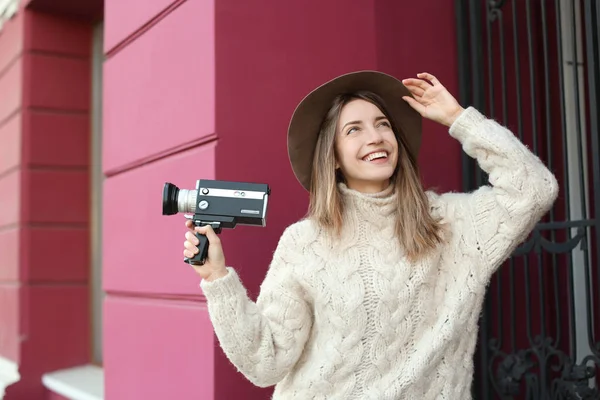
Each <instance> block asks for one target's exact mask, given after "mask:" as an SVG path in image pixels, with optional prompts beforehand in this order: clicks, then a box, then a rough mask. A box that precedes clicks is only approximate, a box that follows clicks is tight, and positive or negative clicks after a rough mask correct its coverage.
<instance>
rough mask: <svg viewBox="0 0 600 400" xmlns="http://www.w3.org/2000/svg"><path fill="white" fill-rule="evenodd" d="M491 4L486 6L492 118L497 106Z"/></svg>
mask: <svg viewBox="0 0 600 400" xmlns="http://www.w3.org/2000/svg"><path fill="white" fill-rule="evenodd" d="M491 7H492V6H491V5H489V4H488V6H487V7H486V8H485V22H486V37H487V58H488V94H489V99H488V107H489V109H488V113H489V116H490V118H495V116H496V107H495V105H494V51H493V49H492V22H493V19H494V16H493V15H492V14H491V11H492V10H491Z"/></svg>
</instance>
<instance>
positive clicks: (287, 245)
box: [201, 108, 558, 400]
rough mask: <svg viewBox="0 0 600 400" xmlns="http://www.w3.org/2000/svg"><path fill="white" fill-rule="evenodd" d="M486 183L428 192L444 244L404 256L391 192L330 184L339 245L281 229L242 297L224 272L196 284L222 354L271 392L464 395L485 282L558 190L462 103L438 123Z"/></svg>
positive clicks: (507, 137)
mask: <svg viewBox="0 0 600 400" xmlns="http://www.w3.org/2000/svg"><path fill="white" fill-rule="evenodd" d="M450 134H451V135H452V136H453V137H455V138H456V139H457V140H459V141H460V143H461V144H462V146H463V150H464V151H465V152H466V153H467V154H469V155H470V156H471V157H474V158H476V159H477V161H478V163H479V165H480V166H481V168H482V169H484V170H485V171H486V172H487V173H488V174H489V177H490V184H491V185H490V186H484V187H481V188H479V189H478V190H476V191H474V192H473V193H446V194H443V195H438V194H435V193H432V192H428V198H429V200H430V206H431V213H432V214H433V215H435V216H437V217H439V218H441V219H442V221H443V222H444V224H445V226H446V227H447V234H446V237H445V238H446V241H445V244H444V245H442V246H440V247H439V248H438V249H437V250H436V251H435V252H433V253H432V254H431V255H430V256H428V257H427V258H425V259H422V260H421V261H419V262H416V263H410V262H408V260H407V259H406V258H405V256H404V253H403V250H402V248H401V247H400V246H399V243H398V241H397V240H396V239H395V236H394V220H395V218H396V217H397V216H398V213H400V217H401V213H402V210H397V209H395V204H396V202H395V196H397V195H398V194H397V193H395V192H393V191H392V187H390V188H388V189H387V190H385V191H384V192H381V193H377V194H371V195H369V194H363V193H359V192H356V191H354V190H351V189H349V188H348V187H346V186H344V185H343V184H340V187H339V188H340V191H341V193H342V195H343V198H344V202H345V212H344V228H343V232H342V238H341V240H339V241H338V240H334V239H333V238H331V237H329V236H328V235H326V234H324V232H322V231H321V229H319V227H318V226H317V225H316V224H315V223H314V222H312V221H310V220H303V221H300V222H297V223H295V224H293V225H291V226H290V227H288V228H287V229H286V230H285V232H284V233H283V235H282V237H281V239H280V241H279V244H278V246H277V249H276V250H275V252H274V256H273V261H272V263H271V265H270V267H269V270H268V273H267V275H266V277H265V279H264V281H263V284H262V286H261V291H260V294H259V297H258V299H257V302H256V303H254V302H252V301H251V300H250V299H249V298H248V296H247V293H246V290H245V288H244V286H243V285H242V283H241V282H240V279H239V277H238V275H237V274H236V271H235V269H233V268H228V270H229V274H227V275H226V276H225V277H223V278H220V279H217V280H215V281H212V282H206V281H202V282H201V287H202V289H203V291H204V294H205V296H206V298H207V302H208V310H209V313H210V318H211V320H212V323H213V325H214V329H215V332H216V335H217V337H218V339H219V342H220V344H221V346H222V348H223V349H224V351H225V353H226V355H227V357H229V359H230V360H231V362H232V363H233V364H234V365H235V366H236V367H237V368H238V370H239V371H240V372H241V373H242V374H244V375H245V376H246V377H247V378H248V379H249V380H250V381H252V382H253V383H254V384H256V385H258V386H271V385H276V387H275V391H274V394H273V399H278V400H280V399H284V400H288V399H302V400H307V399H340V400H341V399H344V400H350V399H372V400H387V399H389V400H392V399H394V400H396V399H424V400H428V399H436V400H438V399H446V400H455V399H456V400H468V399H470V398H471V396H470V387H471V380H472V374H473V361H472V356H473V352H474V349H475V345H476V341H477V328H478V326H477V323H478V316H479V313H480V312H481V306H482V302H483V298H484V294H485V290H486V287H487V284H488V282H489V279H490V277H491V275H492V274H493V272H494V271H495V270H496V268H497V267H498V266H499V265H500V264H501V263H502V262H503V261H504V260H505V259H506V258H507V257H508V256H509V255H510V254H511V252H512V251H513V250H514V249H515V247H516V246H517V245H518V244H519V243H520V242H522V241H523V240H524V239H525V238H526V236H527V235H528V234H529V233H530V232H531V230H532V228H533V227H534V226H535V224H536V222H537V221H538V220H539V219H540V218H541V217H542V216H543V215H544V214H545V213H546V212H547V211H548V210H549V209H550V207H551V206H552V204H553V202H554V200H555V199H556V197H557V194H558V185H557V182H556V179H555V178H554V176H553V175H552V173H551V172H550V171H549V170H548V169H547V168H546V167H545V166H544V165H543V164H542V163H541V162H540V160H539V159H538V158H537V157H536V156H535V155H534V154H532V153H531V152H530V151H529V150H528V149H527V148H526V147H525V146H524V145H523V144H522V143H521V142H520V141H519V140H518V139H517V138H515V136H514V135H513V134H512V133H511V132H510V131H508V130H507V129H506V128H504V127H502V126H501V125H499V124H497V123H496V122H494V121H492V120H489V119H486V118H485V117H484V116H483V115H481V114H480V113H479V112H478V111H477V110H475V109H474V108H469V109H467V110H465V112H463V113H462V114H461V116H460V117H459V118H458V119H457V120H456V121H455V123H454V124H453V125H452V126H451V127H450Z"/></svg>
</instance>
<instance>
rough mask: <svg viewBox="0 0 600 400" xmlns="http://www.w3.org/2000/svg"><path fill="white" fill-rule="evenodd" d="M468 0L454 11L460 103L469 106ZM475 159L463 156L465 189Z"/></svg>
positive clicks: (461, 1) (459, 2)
mask: <svg viewBox="0 0 600 400" xmlns="http://www.w3.org/2000/svg"><path fill="white" fill-rule="evenodd" d="M467 7H468V4H467V1H466V0H456V2H455V3H454V13H455V17H456V35H457V50H458V85H459V100H460V104H462V105H463V106H464V107H467V106H469V105H471V104H473V88H472V81H471V76H472V73H471V63H470V62H469V47H468V45H467V44H468V43H469V28H468V26H469V19H468V17H467V15H468V8H467ZM472 165H473V160H472V159H471V158H470V157H468V156H466V155H465V154H463V155H462V157H461V168H462V181H463V182H462V186H463V190H464V191H470V190H471V189H472V188H473V186H474V184H473V174H472V173H470V171H471V170H472Z"/></svg>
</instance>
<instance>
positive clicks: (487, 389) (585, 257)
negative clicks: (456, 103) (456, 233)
mask: <svg viewBox="0 0 600 400" xmlns="http://www.w3.org/2000/svg"><path fill="white" fill-rule="evenodd" d="M456 19H457V27H458V29H457V31H458V51H459V73H460V75H459V79H460V97H461V102H462V103H463V104H465V105H473V106H475V107H477V108H478V109H480V110H481V111H483V112H484V113H485V114H486V115H487V116H489V117H492V118H494V119H496V120H498V121H499V122H501V123H503V124H504V125H506V126H508V127H509V128H510V129H511V130H513V132H515V134H516V135H518V137H519V138H520V139H521V140H522V141H523V142H524V143H525V144H527V145H528V146H529V147H530V148H531V149H532V151H534V152H535V153H536V154H537V155H538V156H539V157H540V158H541V159H542V160H543V161H544V162H545V163H546V165H548V166H549V167H550V168H551V170H552V171H553V172H554V173H555V174H556V176H557V178H558V180H559V182H560V190H561V192H560V196H559V199H558V200H557V202H556V204H555V206H554V208H553V209H552V210H551V211H550V212H549V213H548V215H546V216H545V217H544V219H543V220H542V221H541V222H540V223H539V224H538V225H537V227H536V228H535V230H534V232H533V233H532V234H531V236H530V237H529V238H528V239H527V240H526V242H525V243H523V244H522V245H521V246H520V247H519V248H518V249H517V250H516V251H515V253H514V254H513V256H512V257H511V258H510V259H509V260H507V262H506V263H505V265H503V266H502V267H501V268H500V269H499V270H498V272H497V273H496V274H495V275H494V277H493V279H492V281H491V283H490V286H489V291H488V295H487V297H486V302H485V309H484V313H483V315H482V318H481V323H480V338H479V345H478V349H477V353H476V359H475V362H476V366H477V368H476V376H475V385H474V389H473V397H474V399H482V400H483V399H485V400H487V399H596V400H598V399H600V390H599V388H600V379H599V374H600V259H599V253H598V249H599V248H600V234H599V232H598V218H599V213H600V147H599V142H598V141H599V138H598V136H599V135H600V131H599V129H600V114H599V110H598V108H599V107H600V103H599V100H600V25H599V23H600V2H597V1H596V0H456ZM463 180H464V189H465V190H472V189H474V188H476V187H478V186H480V185H482V184H485V183H486V176H485V174H484V173H483V172H482V171H481V170H480V169H479V168H478V167H477V166H476V164H475V163H474V161H473V160H472V159H470V158H469V157H468V156H466V155H465V157H464V158H463Z"/></svg>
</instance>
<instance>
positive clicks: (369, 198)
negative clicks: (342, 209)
mask: <svg viewBox="0 0 600 400" xmlns="http://www.w3.org/2000/svg"><path fill="white" fill-rule="evenodd" d="M338 188H339V190H340V193H341V195H342V198H343V199H344V204H345V206H346V209H347V211H348V212H352V211H354V212H357V213H358V214H359V215H361V216H362V217H365V218H367V219H377V218H381V217H383V218H387V217H389V216H390V215H391V214H392V213H393V212H394V211H396V208H397V201H396V196H397V194H396V191H395V190H394V185H393V184H391V185H389V186H388V187H387V188H386V189H384V190H382V191H381V192H377V193H362V192H359V191H357V190H354V189H350V188H349V187H348V186H347V185H346V184H345V183H338Z"/></svg>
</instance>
